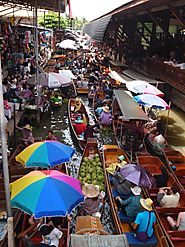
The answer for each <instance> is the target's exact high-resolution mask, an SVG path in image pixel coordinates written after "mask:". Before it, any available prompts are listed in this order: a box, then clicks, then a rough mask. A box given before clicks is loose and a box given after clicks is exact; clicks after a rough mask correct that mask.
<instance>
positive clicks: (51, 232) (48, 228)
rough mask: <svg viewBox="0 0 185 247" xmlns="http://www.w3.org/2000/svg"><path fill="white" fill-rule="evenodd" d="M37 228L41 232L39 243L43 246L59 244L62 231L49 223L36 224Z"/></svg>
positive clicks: (56, 246) (56, 245)
mask: <svg viewBox="0 0 185 247" xmlns="http://www.w3.org/2000/svg"><path fill="white" fill-rule="evenodd" d="M38 230H39V231H40V233H41V234H42V242H41V244H43V246H53V247H54V246H55V247H58V246H59V240H60V238H61V237H62V235H63V233H62V231H60V230H59V229H58V228H56V227H54V226H52V225H49V224H42V225H40V226H38Z"/></svg>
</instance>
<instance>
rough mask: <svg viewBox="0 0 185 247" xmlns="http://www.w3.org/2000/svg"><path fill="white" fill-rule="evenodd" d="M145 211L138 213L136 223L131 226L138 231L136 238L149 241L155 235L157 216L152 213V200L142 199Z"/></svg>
mask: <svg viewBox="0 0 185 247" xmlns="http://www.w3.org/2000/svg"><path fill="white" fill-rule="evenodd" d="M140 203H141V206H142V208H143V211H142V212H140V213H138V214H137V216H136V219H135V221H134V222H133V223H132V224H131V226H132V228H133V229H134V230H135V231H136V237H137V238H138V239H139V240H141V241H147V239H148V238H150V237H152V235H153V233H154V225H155V222H156V216H155V214H154V212H153V211H152V204H153V201H152V200H151V199H150V198H147V199H143V198H142V199H140Z"/></svg>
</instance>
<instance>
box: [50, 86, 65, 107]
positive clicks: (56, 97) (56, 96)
mask: <svg viewBox="0 0 185 247" xmlns="http://www.w3.org/2000/svg"><path fill="white" fill-rule="evenodd" d="M51 101H52V103H54V104H59V103H61V102H62V97H61V96H59V91H58V89H54V94H53V95H52V96H51Z"/></svg>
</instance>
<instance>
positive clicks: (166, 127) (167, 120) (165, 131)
mask: <svg viewBox="0 0 185 247" xmlns="http://www.w3.org/2000/svg"><path fill="white" fill-rule="evenodd" d="M171 104H172V102H171V101H170V102H169V107H170V108H169V109H168V114H167V119H166V126H165V130H164V134H165V135H166V133H167V129H168V122H169V116H170V110H171Z"/></svg>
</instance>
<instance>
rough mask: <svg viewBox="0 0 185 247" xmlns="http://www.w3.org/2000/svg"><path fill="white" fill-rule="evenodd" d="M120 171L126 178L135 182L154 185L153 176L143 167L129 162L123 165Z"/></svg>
mask: <svg viewBox="0 0 185 247" xmlns="http://www.w3.org/2000/svg"><path fill="white" fill-rule="evenodd" d="M120 171H121V173H122V175H123V176H124V178H125V179H126V180H128V181H130V182H132V183H133V184H136V185H138V186H143V187H152V184H153V181H152V177H151V176H150V175H149V174H148V173H147V171H146V170H145V169H144V168H143V167H141V166H138V165H135V164H127V165H125V166H124V167H122V168H121V170H120Z"/></svg>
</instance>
